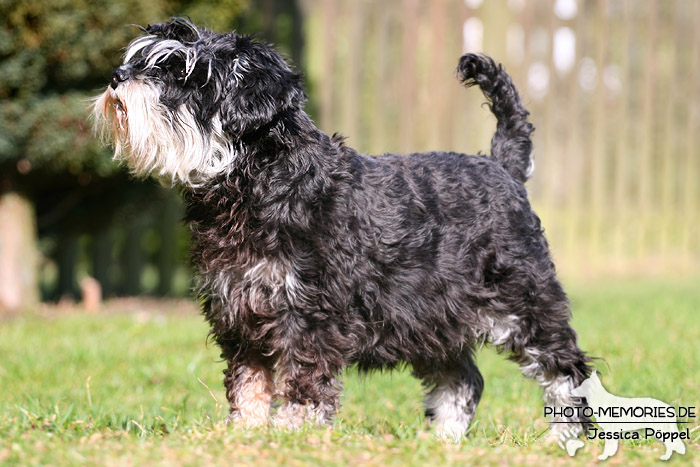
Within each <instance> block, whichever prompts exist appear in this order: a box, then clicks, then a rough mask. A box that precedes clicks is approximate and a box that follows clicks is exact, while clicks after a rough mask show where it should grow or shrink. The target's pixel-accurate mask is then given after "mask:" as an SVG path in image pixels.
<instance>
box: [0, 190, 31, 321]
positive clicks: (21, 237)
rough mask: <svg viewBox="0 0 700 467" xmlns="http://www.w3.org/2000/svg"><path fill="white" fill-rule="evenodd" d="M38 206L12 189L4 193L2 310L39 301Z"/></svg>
mask: <svg viewBox="0 0 700 467" xmlns="http://www.w3.org/2000/svg"><path fill="white" fill-rule="evenodd" d="M37 266H38V250H37V234H36V222H35V215H34V206H33V205H32V203H31V202H30V201H29V200H28V199H26V198H25V197H23V196H21V195H19V194H17V193H14V192H11V193H5V194H3V195H0V314H2V313H8V312H14V311H22V310H26V309H29V308H32V307H35V306H36V305H37V304H38V303H39V282H38V270H37Z"/></svg>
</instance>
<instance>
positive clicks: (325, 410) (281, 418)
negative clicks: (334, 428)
mask: <svg viewBox="0 0 700 467" xmlns="http://www.w3.org/2000/svg"><path fill="white" fill-rule="evenodd" d="M293 342H294V344H293V345H292V346H291V347H290V348H288V349H286V351H285V356H284V357H283V358H282V359H281V361H280V362H279V366H278V371H279V377H278V382H279V387H278V395H279V396H280V397H281V398H282V400H283V401H284V402H283V403H282V405H281V406H280V407H279V409H278V410H277V413H276V415H275V416H274V417H273V423H274V425H275V426H277V427H280V428H287V429H297V428H300V427H301V426H302V425H303V424H305V423H312V424H314V425H329V424H331V423H332V421H333V417H334V416H335V413H336V412H337V411H338V408H339V405H340V404H339V398H340V392H341V385H340V382H339V381H338V378H337V375H338V374H339V372H340V371H341V369H342V366H343V365H342V356H341V355H342V354H341V353H340V352H338V350H337V349H335V348H332V347H331V344H332V342H333V340H332V339H331V338H330V336H321V335H314V336H304V337H303V338H299V339H294V341H293Z"/></svg>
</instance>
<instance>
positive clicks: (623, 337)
mask: <svg viewBox="0 0 700 467" xmlns="http://www.w3.org/2000/svg"><path fill="white" fill-rule="evenodd" d="M698 283H700V281H698V280H697V278H696V279H695V280H684V281H681V282H680V283H673V281H671V280H667V281H659V280H657V281H652V280H639V281H630V280H628V281H623V282H622V283H619V282H615V281H611V282H609V283H607V284H603V283H602V282H601V283H598V284H594V285H575V286H571V287H569V292H570V296H571V298H572V302H573V308H574V314H575V317H574V326H575V327H576V329H577V330H578V333H579V336H580V342H581V345H582V347H583V348H584V349H586V350H587V351H588V352H589V353H590V354H592V355H594V356H599V357H602V358H604V359H605V362H599V363H598V366H599V368H600V369H601V370H602V371H603V373H604V374H603V382H604V384H605V385H606V387H607V388H608V390H610V391H611V392H613V393H615V394H618V395H622V396H648V397H655V398H657V399H661V400H663V401H666V402H668V403H670V404H675V405H684V406H688V405H692V406H695V407H698V406H700V345H698V343H699V342H700V320H698V315H699V313H700V288H699V287H697V284H698ZM115 307H117V308H118V306H117V305H114V306H112V307H111V308H110V310H109V312H103V313H101V314H98V315H84V314H81V313H80V312H79V310H77V309H76V310H73V311H68V312H65V311H61V312H59V311H55V310H54V311H52V310H45V311H43V312H41V313H36V314H30V315H26V316H22V317H18V318H13V319H10V320H5V321H0V464H3V463H8V464H36V463H39V464H51V465H65V464H69V465H72V464H99V465H104V464H107V465H143V464H148V463H152V464H158V465H162V464H178V465H180V464H184V465H202V464H256V465H275V464H285V465H302V464H318V465H344V464H358V463H368V464H373V465H450V464H465V463H469V464H484V465H490V464H504V465H524V464H538V465H545V464H547V465H549V464H569V463H579V464H588V463H592V462H593V461H594V460H595V456H596V455H597V454H599V453H600V452H601V450H602V442H599V441H586V445H585V447H584V448H583V449H582V450H580V451H579V452H578V454H577V455H576V457H574V458H569V457H568V456H567V455H566V453H565V452H564V451H562V450H561V449H560V448H558V447H557V446H556V445H547V444H545V443H543V441H542V438H543V434H544V433H545V431H546V428H547V425H546V422H545V419H544V418H543V416H542V402H541V393H540V390H539V388H538V387H537V385H536V384H535V383H533V382H532V381H527V380H525V379H524V378H522V377H521V376H520V374H519V371H518V369H517V367H516V366H515V365H514V364H512V363H510V362H508V361H506V360H505V359H504V358H503V357H502V356H500V355H497V354H496V353H495V352H493V351H492V350H490V349H483V350H482V352H481V353H480V355H479V365H480V368H481V370H482V372H483V374H484V378H485V381H486V389H485V393H484V397H483V399H482V401H481V403H480V405H479V410H478V413H477V416H476V419H475V420H474V423H473V425H472V428H471V432H470V435H469V437H468V438H467V439H466V440H465V441H464V442H463V443H462V444H461V445H452V444H445V443H442V442H440V441H438V440H436V439H434V438H433V437H432V435H431V434H430V432H429V431H427V430H426V425H425V422H424V420H423V417H422V406H421V399H422V396H421V387H420V384H419V383H418V382H417V381H416V380H414V379H413V378H412V377H411V376H410V373H409V372H408V371H401V372H395V373H387V374H375V375H372V376H370V377H367V378H364V379H359V378H357V376H356V374H355V373H354V372H353V371H351V370H350V371H348V373H347V374H346V376H345V388H346V391H345V394H344V397H343V408H342V410H341V411H340V413H339V415H338V418H337V421H336V423H335V425H334V426H333V428H329V429H311V428H306V429H304V430H302V431H300V432H294V433H288V432H282V431H277V430H274V429H258V430H252V431H236V430H234V429H232V428H231V427H226V426H225V425H224V424H223V422H222V420H223V419H224V418H225V416H226V412H227V409H226V401H225V397H224V393H223V390H222V384H221V378H222V376H221V371H222V370H223V363H222V362H220V361H219V359H218V352H217V349H216V348H215V347H214V346H213V345H210V346H207V345H206V342H205V340H206V334H207V328H206V326H205V324H204V323H203V322H202V319H201V318H200V317H199V316H197V315H196V314H193V313H182V312H179V313H171V314H168V313H167V312H165V311H158V310H149V308H152V307H154V305H153V304H150V305H149V304H148V303H147V304H145V305H144V309H143V310H142V311H141V312H136V313H135V312H127V311H119V310H116V309H115ZM161 308H162V307H161ZM689 428H690V429H691V431H692V432H691V437H692V438H693V440H692V441H691V442H690V443H686V445H687V448H688V450H687V451H688V452H687V454H686V455H685V456H678V455H674V456H673V459H672V462H673V463H675V464H693V463H695V464H696V465H697V463H698V462H700V456H699V455H698V450H699V448H700V446H699V441H700V428H698V423H697V419H696V420H695V421H694V422H693V423H692V424H690V425H689ZM662 452H663V447H662V446H661V444H660V443H658V442H652V441H642V442H636V443H632V442H623V443H622V446H621V449H620V452H618V454H617V455H616V456H615V457H613V458H612V459H610V460H609V461H608V462H609V463H611V464H613V465H617V464H624V465H629V464H651V463H655V462H657V459H658V457H659V456H660V455H661V454H662Z"/></svg>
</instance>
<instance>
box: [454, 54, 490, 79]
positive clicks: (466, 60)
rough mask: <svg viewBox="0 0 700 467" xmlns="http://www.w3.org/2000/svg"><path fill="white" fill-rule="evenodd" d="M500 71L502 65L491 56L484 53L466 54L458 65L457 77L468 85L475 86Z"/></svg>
mask: <svg viewBox="0 0 700 467" xmlns="http://www.w3.org/2000/svg"><path fill="white" fill-rule="evenodd" d="M500 71H501V67H500V66H499V65H498V64H497V63H496V62H495V61H494V60H493V59H492V58H491V57H489V56H487V55H483V54H474V53H468V54H464V55H462V56H461V57H460V59H459V65H457V77H458V78H459V80H460V81H461V82H462V84H464V85H466V86H474V85H475V84H478V83H479V82H481V81H484V79H488V77H489V76H493V75H494V74H497V73H500Z"/></svg>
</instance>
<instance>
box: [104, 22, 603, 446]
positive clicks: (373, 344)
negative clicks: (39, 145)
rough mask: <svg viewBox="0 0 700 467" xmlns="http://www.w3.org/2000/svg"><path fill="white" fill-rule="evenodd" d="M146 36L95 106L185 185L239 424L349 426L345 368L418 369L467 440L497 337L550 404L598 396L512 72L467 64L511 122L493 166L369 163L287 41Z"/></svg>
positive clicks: (178, 26) (496, 145) (469, 80)
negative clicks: (484, 361) (338, 130)
mask: <svg viewBox="0 0 700 467" xmlns="http://www.w3.org/2000/svg"><path fill="white" fill-rule="evenodd" d="M143 31H144V33H145V34H144V35H142V36H141V37H138V38H136V39H135V40H134V41H132V42H131V44H129V46H128V48H127V49H126V53H125V56H124V63H123V64H122V65H121V66H120V67H118V68H116V69H115V70H114V72H113V74H112V81H111V84H110V85H109V87H108V88H107V90H106V91H105V92H104V93H103V94H102V95H101V96H99V97H98V98H97V100H96V102H95V114H96V116H97V118H98V120H99V121H98V126H100V127H102V129H103V130H104V131H105V133H106V134H107V136H108V137H109V138H112V139H113V142H114V145H115V156H116V157H117V158H123V159H125V160H126V162H127V163H128V165H129V166H130V167H131V169H132V170H133V172H134V173H136V174H138V175H141V176H145V175H148V174H152V175H155V176H156V177H159V178H161V179H163V178H165V179H167V180H168V181H169V182H171V183H172V184H174V185H177V186H179V187H180V188H181V190H182V193H183V196H184V199H185V201H186V204H187V214H186V220H187V222H188V223H189V226H190V228H191V230H192V237H193V247H192V252H191V257H192V262H193V264H194V266H195V267H196V269H197V270H198V272H199V276H200V278H201V287H200V289H199V295H200V297H201V298H202V301H203V304H204V314H205V316H206V319H207V320H208V321H209V323H210V324H211V329H212V330H211V332H212V334H213V336H214V339H215V340H216V342H217V343H218V345H219V346H221V350H222V358H224V359H225V360H226V361H227V362H228V368H227V369H226V370H225V371H224V375H225V378H224V384H225V386H226V395H227V398H228V400H229V402H230V405H231V414H230V416H229V420H230V421H231V422H234V423H236V424H241V425H243V426H256V425H262V424H266V423H268V420H269V419H271V421H272V422H273V423H274V424H275V425H277V426H284V427H298V426H300V425H301V424H303V423H304V422H307V421H311V422H314V423H320V424H326V423H330V422H331V420H332V418H333V415H334V414H335V413H336V412H337V410H338V406H339V402H338V399H339V395H340V393H341V384H340V382H339V377H340V374H341V372H342V370H343V368H344V367H346V366H348V365H353V364H356V365H357V367H358V368H359V370H360V371H362V372H366V371H370V370H374V369H387V368H388V369H391V368H395V367H397V366H400V365H402V364H409V365H411V366H412V368H413V372H414V374H415V375H416V376H417V377H418V378H420V379H421V380H422V381H423V383H424V385H425V388H426V391H427V395H426V398H425V405H426V409H425V412H426V415H427V417H428V419H429V420H430V421H431V422H432V424H433V425H434V426H435V428H436V430H437V432H438V433H439V434H440V435H442V436H446V437H450V438H460V437H461V436H462V435H463V434H464V433H465V432H466V430H467V428H468V427H469V423H470V422H471V420H472V418H473V417H474V413H475V411H476V406H477V403H478V402H479V398H480V396H481V392H482V388H483V379H482V377H481V374H480V373H479V370H478V368H477V366H476V364H475V362H474V353H475V349H476V348H477V347H478V346H479V345H480V343H482V342H489V343H491V344H492V345H493V346H495V347H497V348H498V349H499V350H501V351H503V352H507V354H508V355H509V358H510V359H512V360H514V361H515V362H517V363H518V364H519V365H520V368H521V369H522V372H523V374H524V375H525V376H528V377H530V378H533V379H535V380H536V381H537V382H538V383H539V384H540V385H541V386H542V387H543V388H544V399H545V402H546V404H548V405H550V406H580V405H581V404H582V401H581V400H580V399H577V398H574V397H573V396H572V395H571V389H572V388H574V387H576V386H578V385H579V384H581V383H582V382H583V380H584V379H586V378H587V377H588V375H589V374H590V367H589V364H588V362H589V358H588V357H586V356H585V354H584V353H583V352H582V351H581V350H580V349H579V347H578V346H577V344H576V333H575V332H574V330H573V329H572V328H571V326H570V325H569V319H570V318H571V313H570V311H569V303H568V301H567V298H566V295H565V293H564V290H563V289H562V286H561V284H560V283H559V282H558V280H557V279H556V275H555V270H554V265H553V264H552V260H551V257H550V254H549V250H548V246H547V242H546V240H545V237H544V235H543V231H542V227H541V226H540V221H539V219H538V217H537V216H536V215H535V213H534V212H532V209H531V208H530V204H529V202H528V200H527V195H526V191H525V188H524V182H525V180H526V179H527V178H528V176H529V174H530V171H531V169H532V165H531V161H530V152H531V150H532V142H531V141H530V134H531V133H532V131H533V126H532V125H531V124H530V123H528V121H527V116H528V111H527V110H525V108H524V107H523V105H522V104H521V102H520V98H519V97H518V93H517V91H516V89H515V86H514V85H513V83H512V82H511V80H510V78H509V76H508V75H507V74H506V72H505V71H504V70H503V68H502V67H501V66H500V65H497V64H496V63H495V62H494V61H493V60H492V59H490V58H488V57H486V56H483V55H475V54H467V55H464V56H463V57H462V58H461V59H460V60H459V66H458V68H457V76H458V78H459V80H460V81H461V82H462V83H463V84H465V85H466V86H472V85H475V84H477V85H479V87H480V88H481V90H482V91H483V92H484V94H485V95H486V98H487V99H488V101H489V103H490V107H491V110H492V111H493V113H494V114H495V116H496V118H497V120H498V124H497V129H496V134H495V135H494V136H493V140H492V142H491V154H492V156H491V157H488V156H483V155H477V156H471V155H465V154H457V153H452V152H449V153H448V152H431V153H425V154H411V155H397V154H386V155H382V156H367V155H364V154H358V153H357V152H356V151H354V150H353V149H352V148H349V147H347V146H345V145H344V144H343V138H342V137H340V136H332V137H329V136H328V135H326V134H324V133H323V132H321V131H320V130H319V129H318V128H316V126H314V124H313V122H312V121H311V120H310V119H309V117H308V115H307V114H306V113H305V112H304V110H303V106H304V103H305V101H306V94H305V93H304V90H303V88H302V86H301V83H300V81H301V75H300V74H299V73H297V72H295V71H294V70H293V69H292V68H291V67H290V66H289V65H288V64H287V63H286V61H285V60H284V58H283V57H282V56H281V55H280V54H279V53H278V52H276V51H275V50H274V49H273V48H271V47H270V46H268V45H266V44H263V43H261V42H259V41H256V40H254V39H252V38H251V37H247V36H240V35H237V34H235V33H229V34H217V33H214V32H212V31H209V30H207V29H202V28H198V27H196V26H194V25H193V24H192V23H190V22H189V21H187V20H183V19H173V20H171V21H170V22H167V23H164V24H157V25H153V26H148V27H147V28H145V29H143ZM275 399H279V400H280V402H281V405H280V406H279V408H278V409H277V410H276V412H275V413H274V414H273V413H272V409H271V405H272V403H273V401H274V400H275ZM553 421H554V422H557V424H553V425H552V430H553V431H554V432H555V433H559V432H561V431H563V430H564V429H571V428H572V427H580V425H579V424H580V423H581V422H585V420H582V419H579V418H561V417H560V418H558V419H555V420H553ZM569 425H570V426H569Z"/></svg>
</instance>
